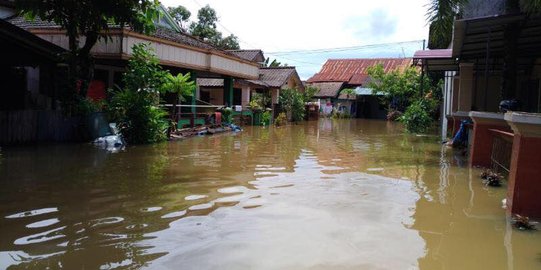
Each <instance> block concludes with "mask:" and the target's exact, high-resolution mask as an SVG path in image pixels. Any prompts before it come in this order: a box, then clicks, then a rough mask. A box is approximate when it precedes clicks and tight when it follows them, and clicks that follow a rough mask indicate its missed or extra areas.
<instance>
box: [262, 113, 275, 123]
mask: <svg viewBox="0 0 541 270" xmlns="http://www.w3.org/2000/svg"><path fill="white" fill-rule="evenodd" d="M271 116H272V115H271V112H270V111H265V112H264V113H263V114H261V122H262V123H263V125H264V126H266V125H269V124H270V121H271Z"/></svg>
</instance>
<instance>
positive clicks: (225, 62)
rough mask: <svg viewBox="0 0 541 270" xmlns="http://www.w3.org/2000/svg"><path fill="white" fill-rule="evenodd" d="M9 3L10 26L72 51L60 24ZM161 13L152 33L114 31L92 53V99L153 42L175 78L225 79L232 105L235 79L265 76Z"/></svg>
mask: <svg viewBox="0 0 541 270" xmlns="http://www.w3.org/2000/svg"><path fill="white" fill-rule="evenodd" d="M2 3H3V2H2ZM7 3H8V4H10V5H11V6H9V5H7V6H8V7H9V8H11V9H9V8H6V5H2V7H3V8H5V9H2V10H0V14H1V15H2V16H4V17H5V20H6V22H8V23H9V24H11V25H13V26H15V27H18V28H20V29H24V30H26V31H27V32H29V33H31V34H33V35H34V36H35V37H38V38H41V40H43V41H46V42H48V43H52V44H54V45H56V47H59V48H62V49H64V50H67V49H68V47H69V42H68V37H67V36H66V35H65V31H64V30H63V29H61V28H60V26H58V25H56V24H54V23H52V22H47V21H42V20H40V19H39V18H36V19H34V20H32V21H30V20H27V19H25V18H24V17H22V16H17V15H15V14H14V13H9V12H7V11H8V10H13V7H12V3H11V2H9V1H8V2H7ZM0 4H1V3H0ZM161 12H162V13H163V14H164V15H165V16H162V17H161V19H160V20H159V21H157V22H155V23H156V26H157V27H156V31H155V32H153V33H152V34H149V35H145V34H141V33H138V32H135V31H132V30H131V29H129V28H120V27H112V28H111V29H110V30H109V32H108V33H107V38H104V39H101V40H99V41H98V42H97V44H96V45H95V46H94V47H93V48H92V50H91V54H92V56H93V58H94V80H93V81H92V82H90V87H89V95H91V96H92V97H100V98H102V97H104V96H105V95H106V89H107V88H112V87H113V86H115V85H119V86H122V74H123V72H124V70H125V68H126V65H127V61H128V59H129V58H130V57H131V54H132V51H131V50H132V46H133V45H134V44H138V43H149V44H150V47H151V48H153V49H154V51H155V53H156V56H157V57H158V59H159V60H160V64H161V65H162V66H163V67H164V68H165V69H168V70H169V71H171V73H173V74H177V73H190V74H191V77H192V79H196V78H212V79H222V80H224V81H225V82H226V83H224V84H223V89H222V92H224V93H225V94H224V95H223V97H224V99H225V101H226V102H227V103H229V104H232V103H233V101H232V98H233V95H232V94H233V81H234V80H235V79H237V80H238V79H245V80H246V79H258V78H259V68H260V64H259V63H257V62H253V61H250V60H246V59H244V58H241V57H239V56H237V55H235V54H234V53H233V52H227V51H223V50H220V49H217V48H215V47H213V46H211V45H210V44H207V43H205V42H202V41H200V40H199V39H197V38H195V37H193V36H190V35H188V34H186V33H184V32H182V31H181V30H180V29H179V27H178V25H177V24H176V23H174V22H173V20H172V19H171V18H170V16H168V14H167V12H166V11H165V9H164V8H163V7H161ZM256 55H257V54H256ZM256 58H257V57H256ZM189 104H190V106H191V107H190V108H183V110H182V113H181V115H180V116H181V117H182V118H186V119H189V121H190V122H191V123H192V124H193V123H194V122H195V121H196V118H198V116H199V115H198V114H197V109H196V106H194V105H196V99H195V98H193V99H192V98H190V100H189Z"/></svg>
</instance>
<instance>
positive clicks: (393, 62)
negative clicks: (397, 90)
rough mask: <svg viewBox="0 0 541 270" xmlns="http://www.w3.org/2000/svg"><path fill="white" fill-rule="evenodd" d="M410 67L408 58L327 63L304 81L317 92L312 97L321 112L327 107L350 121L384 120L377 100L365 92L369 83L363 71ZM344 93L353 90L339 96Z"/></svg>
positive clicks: (332, 60) (384, 115)
mask: <svg viewBox="0 0 541 270" xmlns="http://www.w3.org/2000/svg"><path fill="white" fill-rule="evenodd" d="M411 63H412V62H411V59H410V58H379V59H378V58H375V59H329V60H327V62H325V64H324V65H323V67H321V70H320V71H319V72H318V73H316V74H315V75H314V76H312V77H311V78H310V79H308V85H311V86H314V87H316V88H319V89H320V92H319V93H317V94H316V97H317V98H319V99H320V108H322V109H323V108H325V105H326V104H328V103H331V104H332V105H333V107H334V108H335V109H336V110H340V111H343V112H347V113H349V114H351V115H352V116H353V117H359V118H370V119H385V117H386V114H387V112H386V108H383V107H382V106H380V105H379V100H378V97H377V96H375V95H373V94H372V91H371V90H370V89H368V88H367V86H368V84H369V83H370V80H371V79H370V76H368V71H367V69H368V68H369V67H371V66H375V65H378V64H380V65H383V69H384V71H385V72H389V71H392V70H404V69H405V68H407V67H409V66H411ZM344 89H353V90H354V92H355V94H350V95H347V94H345V93H342V90H344Z"/></svg>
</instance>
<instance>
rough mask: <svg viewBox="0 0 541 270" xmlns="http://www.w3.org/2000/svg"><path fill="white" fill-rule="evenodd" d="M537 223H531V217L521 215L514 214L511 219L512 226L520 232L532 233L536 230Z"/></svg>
mask: <svg viewBox="0 0 541 270" xmlns="http://www.w3.org/2000/svg"><path fill="white" fill-rule="evenodd" d="M536 223H537V222H533V221H530V218H529V217H525V216H521V215H519V214H514V215H513V217H512V219H511V224H513V226H514V227H515V228H517V229H519V230H523V231H530V230H536V229H537V228H536V227H535V224H536Z"/></svg>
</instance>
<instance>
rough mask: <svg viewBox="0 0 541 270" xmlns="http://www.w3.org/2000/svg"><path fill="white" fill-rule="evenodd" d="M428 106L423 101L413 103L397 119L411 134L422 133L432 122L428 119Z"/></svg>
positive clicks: (430, 118)
mask: <svg viewBox="0 0 541 270" xmlns="http://www.w3.org/2000/svg"><path fill="white" fill-rule="evenodd" d="M429 106H430V104H428V102H426V101H423V100H417V101H414V102H413V103H412V104H411V105H410V106H409V107H408V108H407V109H406V111H405V112H404V114H403V115H402V116H400V117H399V118H398V119H399V121H400V122H402V123H403V124H404V125H405V126H406V130H407V131H409V132H412V133H423V132H426V131H427V130H428V128H430V126H431V125H432V123H433V122H434V121H433V119H432V117H430V113H429V112H430V111H431V110H430V108H429Z"/></svg>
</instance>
